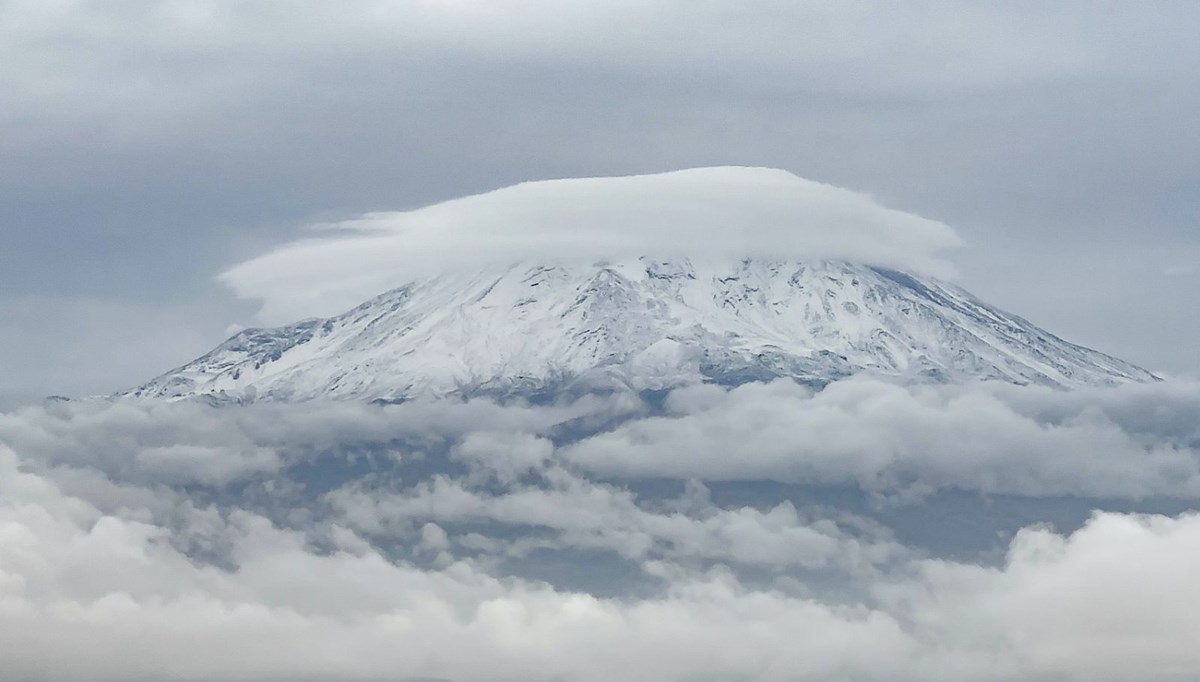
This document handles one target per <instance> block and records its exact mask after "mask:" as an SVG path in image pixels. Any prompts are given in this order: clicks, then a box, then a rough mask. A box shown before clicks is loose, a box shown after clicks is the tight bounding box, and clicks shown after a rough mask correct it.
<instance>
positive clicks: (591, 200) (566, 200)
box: [221, 167, 960, 323]
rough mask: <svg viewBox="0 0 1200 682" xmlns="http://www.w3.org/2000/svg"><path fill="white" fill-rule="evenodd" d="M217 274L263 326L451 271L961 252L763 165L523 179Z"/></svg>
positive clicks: (916, 224) (926, 229) (938, 268)
mask: <svg viewBox="0 0 1200 682" xmlns="http://www.w3.org/2000/svg"><path fill="white" fill-rule="evenodd" d="M326 229H327V230H328V232H327V234H325V235H323V236H319V237H314V238H309V239H303V240H300V241H298V242H294V243H291V244H287V245H285V246H283V247H280V248H278V249H276V250H274V251H271V252H269V253H267V254H264V255H262V256H259V257H257V258H255V259H253V260H250V261H247V262H244V263H241V264H239V265H236V266H234V267H233V268H231V269H230V270H228V271H226V272H225V273H224V274H222V275H221V278H222V279H223V280H224V281H225V282H226V283H227V284H229V285H230V286H232V287H233V289H234V291H236V292H237V293H238V295H240V296H243V297H246V298H252V299H258V300H261V301H262V302H263V308H262V313H261V316H262V317H263V318H264V319H265V320H267V321H270V322H276V323H282V322H291V321H294V320H296V319H299V318H302V317H311V316H328V315H333V314H336V313H339V312H342V311H344V310H347V309H349V308H351V307H353V306H355V305H357V304H359V303H361V302H363V301H365V300H367V299H369V298H371V297H373V296H376V295H378V294H380V293H382V292H384V291H387V290H388V289H392V288H394V287H397V286H400V285H402V284H404V283H406V282H409V281H412V280H413V279H418V278H420V277H422V276H426V275H430V274H436V273H438V272H442V271H445V270H447V269H456V268H472V267H476V266H479V265H481V264H485V263H509V262H516V261H522V260H535V261H539V262H557V261H561V260H563V259H585V260H588V261H594V260H602V259H614V258H622V257H630V256H641V255H651V256H689V257H692V258H705V257H714V258H716V257H719V258H731V257H732V258H737V257H743V256H768V257H795V258H840V259H846V260H852V261H860V262H867V263H873V264H878V265H886V266H891V267H897V268H900V269H912V270H920V271H926V272H931V273H933V274H938V275H942V276H947V275H949V274H950V273H951V272H952V270H951V268H950V266H949V265H948V264H947V263H946V262H945V261H943V260H940V259H939V257H938V253H939V252H940V251H942V250H944V249H947V248H950V247H954V246H958V245H959V244H960V242H959V239H958V237H957V235H956V234H955V233H954V231H953V230H952V229H951V228H950V227H948V226H946V225H944V224H942V223H939V222H936V221H933V220H928V219H925V218H921V217H919V216H916V215H912V214H909V213H904V212H901V211H896V210H892V209H888V208H886V207H884V206H881V205H880V204H878V203H876V202H875V201H874V200H873V199H871V198H870V197H868V196H866V195H863V194H859V193H857V192H853V191H850V190H846V189H842V188H839V187H834V186H832V185H826V184H822V183H819V182H813V181H811V180H805V179H803V178H799V177H796V176H795V175H792V174H791V173H788V172H786V171H782V170H775V169H769V168H739V167H722V168H695V169H691V170H684V171H676V172H672V173H661V174H657V175H640V176H631V177H615V178H575V179H565V180H547V181H541V182H526V183H522V184H519V185H514V186H512V187H506V188H503V189H498V190H495V191H493V192H488V193H486V194H480V195H476V196H471V197H465V198H462V199H455V200H453V201H447V202H444V203H440V204H435V205H433V206H428V207H425V208H421V209H417V210H413V211H406V212H399V213H373V214H369V215H366V216H363V217H361V218H358V219H355V220H349V221H345V222H341V223H337V224H334V225H330V226H326Z"/></svg>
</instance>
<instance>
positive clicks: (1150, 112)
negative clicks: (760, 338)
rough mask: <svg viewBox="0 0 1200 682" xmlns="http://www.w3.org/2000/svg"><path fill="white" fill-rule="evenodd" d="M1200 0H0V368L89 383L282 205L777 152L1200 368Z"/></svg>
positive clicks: (158, 343) (213, 302) (979, 289)
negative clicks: (934, 227) (950, 232)
mask: <svg viewBox="0 0 1200 682" xmlns="http://www.w3.org/2000/svg"><path fill="white" fill-rule="evenodd" d="M1198 25H1200V5H1196V4H1195V3H1190V2H1178V3H1171V2H1156V3H1134V2H1126V3H1103V2H1093V1H1088V2H1059V3H1045V2H1027V3H1023V2H1007V3H988V4H984V3H976V4H970V3H953V4H949V3H904V4H903V5H901V4H899V3H854V2H849V3H847V2H810V3H795V2H746V1H745V0H738V1H736V2H734V1H728V2H723V1H717V0H713V1H708V2H684V1H679V2H650V1H645V0H638V1H636V2H634V1H624V0H604V1H600V0H595V1H590V2H589V1H580V2H555V3H545V4H540V5H539V4H537V3H507V2H488V3H478V4H476V3H470V2H460V1H454V2H450V1H446V2H412V3H407V2H371V1H367V0H344V1H342V2H338V3H316V2H311V3H310V2H283V1H264V2H255V3H249V2H233V1H206V0H188V1H186V2H147V1H134V0H121V1H107V2H72V1H69V0H7V1H6V0H0V207H2V208H0V321H2V324H0V377H3V384H2V385H0V401H5V400H7V401H12V400H16V399H19V398H20V397H25V396H39V395H45V394H49V393H67V394H79V393H91V392H108V391H112V390H115V389H118V388H123V387H126V386H129V385H132V384H136V383H138V382H140V381H142V380H144V379H146V378H148V377H150V376H151V375H154V374H157V373H159V372H161V371H163V370H166V369H168V368H170V367H171V366H174V365H177V364H180V363H182V362H184V361H186V360H188V359H191V358H192V357H193V356H195V355H198V354H200V353H202V352H204V351H206V350H207V349H208V348H210V347H211V346H213V345H215V344H216V343H218V342H219V341H220V340H221V339H222V338H223V337H224V335H225V333H226V331H227V329H229V327H230V325H233V324H246V323H249V322H251V321H253V314H254V311H255V308H256V306H255V305H254V304H253V303H252V302H248V301H239V300H238V299H236V298H235V297H234V296H233V294H232V293H231V292H230V291H229V290H228V289H227V288H226V287H225V286H223V285H222V284H221V283H219V282H218V281H217V280H216V276H217V274H218V273H220V272H222V271H224V270H226V269H227V268H228V267H229V266H230V265H232V264H234V263H237V262H241V261H244V260H246V259H248V258H251V257H253V256H256V255H258V254H260V253H262V252H264V251H266V250H268V249H270V248H272V247H275V246H277V245H279V244H282V243H285V242H287V241H290V240H291V239H293V238H294V237H295V236H296V234H297V231H298V230H300V229H301V228H302V227H303V226H305V225H308V224H311V223H313V222H318V221H328V220H332V219H342V218H348V217H353V216H356V215H359V214H362V213H364V212H368V211H380V210H402V209H410V208H414V207H418V206H422V205H426V204H430V203H433V202H437V201H442V200H445V199H449V198H453V197H458V196H463V195H467V194H472V193H477V192H480V191H484V190H489V189H493V188H497V187H501V186H505V185H509V184H513V183H515V182H520V181H524V180H535V179H547V178H558V177H576V176H598V175H626V174H632V173H645V172H657V171H666V170H672V169H677V168H686V167H694V166H705V165H724V164H734V165H756V166H770V167H777V168H781V169H784V170H787V171H789V172H792V173H794V174H796V175H799V176H801V177H805V178H808V179H812V180H816V181H820V182H825V183H830V184H833V185H837V186H841V187H845V188H848V189H851V190H855V191H858V192H863V193H866V194H869V195H872V196H874V197H875V198H876V199H877V200H878V201H879V202H880V203H881V204H883V205H885V206H888V207H892V208H896V209H900V210H903V211H907V212H910V213H914V214H917V215H920V216H923V217H926V218H929V219H931V220H936V221H940V222H943V223H946V224H948V225H951V226H953V227H954V228H955V230H956V231H957V232H958V234H959V235H961V236H962V237H963V239H964V240H965V241H966V242H968V244H969V245H970V246H969V247H968V248H967V249H965V250H962V251H960V252H958V253H956V254H955V255H954V257H953V260H954V261H955V263H956V264H957V265H958V269H959V270H960V272H961V277H960V282H961V283H962V284H963V285H964V286H966V287H967V288H968V289H971V290H972V291H974V292H975V293H976V294H978V295H980V296H981V297H982V298H984V299H985V300H988V301H989V302H992V303H994V304H997V305H1000V306H1001V307H1005V308H1007V309H1010V310H1012V311H1014V312H1017V313H1019V314H1021V315H1024V316H1025V317H1028V318H1030V319H1031V320H1032V321H1034V322H1035V323H1037V324H1040V325H1042V326H1044V327H1046V328H1048V329H1050V330H1051V331H1054V332H1056V333H1058V334H1060V335H1062V336H1064V337H1066V338H1068V339H1070V340H1073V341H1076V342H1079V343H1083V344H1085V345H1089V346H1092V347H1096V348H1099V349H1101V350H1103V351H1106V352H1109V353H1112V354H1115V355H1118V356H1121V357H1123V358H1125V359H1128V360H1131V361H1134V362H1137V363H1140V364H1142V365H1145V366H1147V367H1148V368H1151V369H1154V370H1159V371H1163V372H1170V373H1191V374H1195V373H1197V372H1200V355H1198V354H1197V353H1196V352H1195V339H1196V338H1197V336H1200V315H1197V314H1196V313H1195V304H1196V302H1197V300H1198V295H1200V230H1198V228H1197V222H1198V219H1200V193H1198V192H1197V191H1196V189H1195V188H1197V187H1200V129H1198V127H1197V124H1196V121H1195V112H1196V111H1198V110H1200V42H1198V41H1196V40H1195V27H1196V26H1198Z"/></svg>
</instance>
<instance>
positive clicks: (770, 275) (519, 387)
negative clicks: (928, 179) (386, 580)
mask: <svg viewBox="0 0 1200 682" xmlns="http://www.w3.org/2000/svg"><path fill="white" fill-rule="evenodd" d="M858 373H869V374H873V375H878V376H887V377H893V378H895V379H897V380H900V381H913V382H956V381H967V380H999V381H1008V382H1013V383H1021V384H1024V383H1035V384H1044V385H1048V386H1057V387H1067V388H1069V387H1075V386H1083V385H1103V384H1112V383H1120V382H1128V381H1152V380H1154V379H1155V377H1154V376H1153V375H1152V374H1150V373H1149V372H1146V371H1145V370H1143V369H1140V368H1138V367H1136V366H1133V365H1131V364H1129V363H1126V362H1123V361H1121V360H1118V359H1116V358H1112V357H1109V356H1107V355H1104V354H1102V353H1099V352H1096V351H1093V350H1089V349H1086V348H1082V347H1080V346H1076V345H1074V344H1070V343H1068V342H1066V341H1063V340H1062V339H1059V338H1058V337H1056V336H1054V335H1052V334H1050V333H1048V332H1046V331H1044V330H1042V329H1039V328H1038V327H1036V326H1034V325H1032V324H1030V323H1029V322H1027V321H1025V320H1023V319H1021V318H1020V317H1017V316H1015V315H1011V314H1009V313H1005V312H1003V311H1001V310H998V309H996V308H994V307H992V306H989V305H987V304H985V303H983V302H982V301H979V300H978V299H976V298H975V297H974V296H972V295H970V294H969V293H967V292H966V291H964V290H962V289H961V288H959V287H956V286H954V285H951V284H948V283H945V282H942V281H939V280H937V279H934V278H931V277H928V276H925V275H918V274H913V273H908V272H901V271H898V270H891V269H886V268H880V267H875V266H869V265H863V264H858V263H852V262H848V261H838V260H811V261H801V260H789V259H763V258H749V259H741V260H718V259H688V258H671V259H652V258H647V257H642V258H629V259H619V260H612V261H601V262H593V263H587V264H583V263H579V262H561V263H528V262H523V263H518V264H515V265H509V266H502V267H487V268H480V269H475V270H469V271H462V272H458V273H453V274H444V275H438V276H433V277H427V278H423V279H418V280H414V281H412V282H409V283H407V284H405V285H403V286H401V287H397V288H394V289H392V290H390V291H388V292H386V293H384V294H382V295H380V296H377V297H375V298H373V299H371V300H369V301H367V302H365V303H363V304H361V305H359V306H357V307H355V308H353V309H352V310H349V311H348V312H345V313H343V314H341V315H336V316H333V317H330V318H324V319H311V320H306V321H304V322H300V323H297V324H292V325H287V326H282V327H276V328H271V329H247V330H245V331H242V332H241V333H239V334H237V335H235V336H233V337H232V338H230V339H229V340H227V341H226V342H225V343H223V344H221V345H220V346H218V347H217V348H216V349H214V350H213V351H212V352H210V353H208V354H206V355H204V356H203V357H201V358H199V359H197V360H195V361H193V362H191V363H188V364H187V365H184V366H182V367H180V368H178V369H176V370H173V371H171V372H168V373H166V374H164V375H162V376H160V377H158V378H156V379H154V380H152V381H150V382H149V383H147V384H145V385H143V386H141V387H139V388H137V389H134V390H132V391H130V392H129V393H128V395H132V396H140V397H155V398H183V397H190V396H207V397H213V398H216V399H220V400H241V401H245V400H254V399H274V400H307V399H313V398H343V399H362V400H404V399H409V398H413V397H419V396H445V395H462V396H471V395H494V396H507V395H522V396H527V397H528V396H536V395H539V394H545V393H552V394H560V393H562V392H567V393H581V392H588V391H597V390H602V391H609V390H633V391H643V390H660V389H667V388H672V387H676V386H681V385H686V384H689V383H697V382H716V383H722V384H737V383H742V382H745V381H751V380H761V379H771V378H776V377H791V378H794V379H796V380H798V381H801V382H806V383H810V384H814V385H823V384H826V383H828V382H830V381H834V380H837V379H840V378H843V377H846V376H850V375H852V374H858Z"/></svg>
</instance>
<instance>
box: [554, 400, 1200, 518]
mask: <svg viewBox="0 0 1200 682" xmlns="http://www.w3.org/2000/svg"><path fill="white" fill-rule="evenodd" d="M667 408H668V410H669V411H670V412H671V414H668V415H667V416H661V417H649V418H645V419H636V420H630V421H627V422H625V423H624V424H622V425H621V426H619V427H617V428H615V429H613V430H611V431H608V432H606V433H602V434H598V435H595V436H592V437H590V438H587V439H585V440H583V441H582V442H579V443H576V444H572V445H567V446H565V447H564V448H562V449H561V450H560V453H559V454H560V456H561V457H562V458H563V459H565V460H566V461H568V462H571V463H573V464H576V465H578V466H582V467H584V468H586V469H589V470H591V471H594V472H597V473H600V474H605V475H616V476H625V477H630V478H640V477H657V476H665V477H671V478H687V477H698V478H701V479H708V480H774V481H784V482H796V483H813V484H847V483H851V484H857V485H860V486H861V487H863V488H864V489H867V490H874V491H880V492H896V491H901V492H903V491H908V492H913V493H922V492H928V491H932V490H937V489H942V488H959V489H964V490H975V491H980V492H985V493H1009V494H1018V495H1033V496H1042V495H1083V496H1093V497H1123V498H1134V499H1136V498H1141V497H1145V496H1151V495H1177V496H1182V497H1187V498H1192V497H1196V496H1197V495H1200V429H1198V428H1197V423H1198V419H1200V386H1197V385H1195V384H1186V383H1175V384H1171V383H1165V384H1155V385H1133V386H1124V387H1120V388H1112V389H1095V390H1080V391H1075V392H1060V391H1053V390H1051V389H1042V388H1037V387H1016V386H1009V385H1000V384H982V385H975V386H966V387H960V386H924V387H921V386H916V387H904V386H899V385H893V384H889V383H885V382H882V381H878V380H874V379H867V378H856V379H851V380H847V381H841V382H837V383H834V384H831V385H830V386H829V387H827V388H826V389H824V390H822V391H820V392H818V393H815V394H814V393H813V392H812V391H810V390H809V389H806V388H804V387H802V386H799V385H797V384H795V383H794V382H791V381H786V380H785V381H776V382H773V383H770V384H747V385H744V386H740V387H738V388H735V389H732V390H728V389H723V388H719V387H715V386H696V387H692V388H685V389H680V390H678V391H675V392H674V393H672V394H671V396H670V397H669V399H668V401H667Z"/></svg>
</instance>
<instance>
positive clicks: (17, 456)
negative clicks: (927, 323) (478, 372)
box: [0, 380, 1200, 682]
mask: <svg viewBox="0 0 1200 682" xmlns="http://www.w3.org/2000/svg"><path fill="white" fill-rule="evenodd" d="M1197 424H1200V388H1198V387H1197V386H1195V385H1193V384H1186V383H1163V384H1156V385H1139V386H1124V387H1120V388H1112V389H1097V390H1092V391H1079V392H1072V393H1064V392H1056V391H1050V390H1043V389H1039V388H1034V387H1016V386H1007V385H1005V386H999V385H984V386H964V387H917V388H904V387H898V386H889V385H886V384H880V383H878V382H873V381H865V380H849V381H845V382H841V383H838V384H834V385H832V386H831V387H829V388H828V389H826V390H825V391H823V392H821V393H817V394H812V393H810V392H808V391H807V390H805V389H803V388H800V387H798V386H796V385H794V384H791V383H789V382H775V383H771V384H759V385H747V386H743V387H741V388H737V389H732V390H729V389H720V388H714V387H699V388H691V389H681V390H677V391H675V392H673V393H672V394H671V395H669V396H668V398H667V400H666V403H665V405H664V406H663V407H662V408H661V409H659V408H655V407H652V406H650V405H644V404H641V403H639V402H637V401H631V400H630V399H629V398H628V397H624V398H612V399H598V398H588V399H585V400H581V401H579V402H576V403H573V404H569V405H558V406H542V407H530V406H523V405H515V404H514V405H497V404H494V403H491V402H487V401H472V402H467V403H461V402H431V403H420V402H413V403H406V404H403V405H389V406H379V405H359V404H340V403H339V404H324V405H322V404H315V403H307V404H299V405H281V404H263V405H248V406H231V407H222V408H216V407H211V406H208V405H204V404H198V403H172V404H150V403H146V404H131V403H125V402H99V401H97V402H83V403H70V402H68V403H47V404H45V405H41V406H29V407H25V408H22V409H19V410H16V411H12V412H8V413H3V414H0V634H3V636H2V637H0V676H3V677H5V678H6V679H10V678H11V679H55V680H78V681H80V682H92V681H96V682H100V681H108V680H118V679H120V680H151V679H153V680H181V681H184V680H187V681H191V680H201V679H204V680H214V679H240V680H254V681H260V680H261V681H271V682H274V681H277V680H287V679H298V678H305V679H309V678H311V679H318V678H319V679H323V680H335V681H336V680H392V679H405V678H417V677H434V678H440V679H453V680H462V681H464V682H465V681H467V680H503V679H528V680H549V679H564V680H571V681H574V680H579V681H581V682H592V681H600V680H610V679H615V678H622V679H634V680H642V679H645V680H677V679H695V678H696V677H697V676H700V677H704V678H706V679H717V680H725V679H739V680H768V681H773V680H829V679H841V680H947V681H948V680H992V681H995V680H1013V681H1016V680H1022V681H1025V680H1079V681H1080V682H1082V681H1084V680H1087V681H1089V682H1091V681H1097V680H1098V681H1102V682H1105V681H1109V680H1111V681H1113V682H1116V681H1117V680H1125V679H1131V678H1137V679H1149V680H1186V679H1188V678H1189V676H1190V675H1191V674H1192V672H1193V671H1194V670H1195V669H1196V667H1197V666H1200V658H1197V654H1196V652H1195V647H1194V646H1193V643H1194V641H1195V639H1196V638H1197V637H1200V621H1197V620H1196V619H1195V618H1194V614H1193V613H1192V611H1193V609H1191V604H1193V603H1194V602H1195V601H1196V600H1197V599H1200V593H1197V591H1196V587H1195V584H1194V583H1195V581H1194V579H1193V577H1194V575H1195V574H1196V571H1197V570H1200V517H1198V516H1197V515H1196V513H1195V512H1179V511H1174V512H1172V513H1171V514H1168V515H1161V514H1148V513H1141V512H1130V511H1129V510H1130V509H1138V508H1142V509H1149V508H1151V507H1152V506H1153V505H1142V506H1141V507H1138V503H1136V502H1131V501H1130V500H1137V499H1138V498H1142V497H1147V498H1152V497H1155V496H1163V495H1166V496H1173V497H1175V498H1176V499H1177V501H1178V503H1179V505H1180V506H1184V507H1186V506H1189V503H1188V501H1189V500H1190V501H1194V500H1196V499H1197V498H1198V497H1200V491H1198V489H1197V483H1196V481H1197V466H1198V462H1200V431H1198V427H1197ZM731 480H736V481H740V483H738V484H737V485H738V486H741V487H740V488H731V487H730V485H731V484H730V483H729V481H731ZM830 484H834V485H835V486H840V487H842V488H845V487H847V486H849V487H852V488H859V489H861V490H863V491H864V492H865V493H866V494H867V495H869V496H878V497H879V498H880V499H881V500H882V501H883V503H885V505H888V506H884V507H882V508H880V509H879V510H878V511H877V512H872V511H871V510H870V509H869V508H867V507H862V508H850V507H844V506H842V505H841V504H840V503H838V502H837V499H839V498H836V497H833V498H830V497H820V496H819V495H818V494H817V491H819V490H821V489H822V488H823V487H824V486H828V485H830ZM748 486H749V487H748ZM781 486H782V487H781ZM939 489H959V490H967V491H974V494H980V496H979V497H977V498H976V499H975V502H974V503H972V504H971V505H967V506H965V507H964V506H958V507H954V508H953V509H952V510H947V511H946V512H945V513H953V514H956V515H958V516H959V517H963V520H964V522H965V523H968V524H972V525H971V527H972V528H973V529H974V531H973V532H974V533H975V534H976V535H986V536H987V538H983V539H984V545H986V546H987V547H988V549H987V551H984V552H983V553H972V552H967V553H965V554H964V553H963V552H957V551H954V549H953V547H951V548H950V552H949V554H946V555H942V554H940V553H937V552H934V551H932V550H931V549H929V548H928V547H925V546H924V545H915V544H913V545H910V544H906V543H905V542H904V541H901V540H900V539H898V537H899V536H898V535H896V534H895V533H893V531H892V528H891V525H890V524H891V523H892V522H893V517H894V514H895V513H896V511H897V510H899V509H901V508H902V506H903V505H906V504H937V502H936V500H934V499H933V498H929V499H928V500H927V501H923V502H922V501H919V500H920V499H922V496H926V495H935V494H936V493H935V491H937V490H939ZM736 490H741V491H742V493H740V497H739V496H737V495H733V492H735V491H736ZM1000 493H1005V494H1011V495H1019V496H1023V497H1022V499H1023V500H1025V501H1026V503H1028V504H1033V503H1034V502H1039V501H1042V500H1051V499H1054V498H1057V497H1062V498H1073V499H1078V498H1080V497H1082V498H1085V499H1086V500H1087V501H1088V504H1090V505H1091V506H1092V507H1094V508H1096V509H1105V508H1109V509H1114V508H1116V507H1120V508H1121V509H1123V510H1124V511H1120V512H1118V511H1107V512H1096V513H1094V514H1092V515H1091V517H1090V518H1088V519H1087V520H1086V521H1083V522H1078V521H1077V522H1074V523H1070V524H1069V525H1067V526H1065V527H1061V528H1058V529H1056V528H1054V527H1052V526H1050V525H1046V524H1037V525H1027V523H1026V522H1021V525H1022V526H1025V527H1024V528H1020V527H1019V526H1014V525H1012V523H1011V522H1005V521H1004V520H1003V519H1001V520H1000V522H997V521H996V519H995V518H993V517H992V516H989V515H988V514H987V513H986V512H987V509H988V507H989V503H988V501H987V499H986V495H992V494H1000ZM896 505H901V506H899V507H898V506H896ZM1038 508H1040V509H1050V508H1051V507H1047V506H1045V505H1042V506H1039V507H1038ZM1177 508H1178V507H1177ZM1045 520H1046V521H1054V520H1055V519H1053V518H1050V517H1047V518H1046V519H1045ZM1013 531H1017V532H1016V533H1015V535H1014V534H1012V532H1013ZM989 538H990V540H989ZM973 539H974V540H979V539H980V538H973ZM976 544H978V543H976ZM64 651H70V652H71V655H70V656H63V655H62V652H64ZM464 651H470V652H471V655H469V656H465V655H463V652H464ZM697 652H701V653H699V654H698V653H697Z"/></svg>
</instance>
